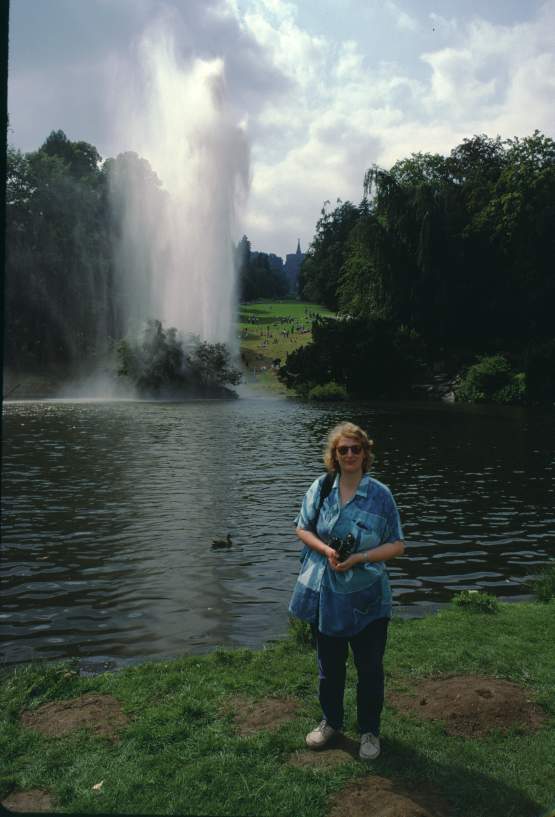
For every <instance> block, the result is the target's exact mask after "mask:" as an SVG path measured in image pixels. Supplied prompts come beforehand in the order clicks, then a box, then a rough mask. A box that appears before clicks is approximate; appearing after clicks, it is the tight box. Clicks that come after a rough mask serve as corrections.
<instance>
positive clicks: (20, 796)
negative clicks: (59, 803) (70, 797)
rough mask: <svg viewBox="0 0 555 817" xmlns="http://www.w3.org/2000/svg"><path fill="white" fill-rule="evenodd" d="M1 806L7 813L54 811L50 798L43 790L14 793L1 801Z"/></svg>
mask: <svg viewBox="0 0 555 817" xmlns="http://www.w3.org/2000/svg"><path fill="white" fill-rule="evenodd" d="M2 805H3V806H4V808H6V809H8V810H9V811H24V812H27V813H33V812H38V811H50V812H52V811H54V802H53V800H52V797H51V796H50V794H49V793H48V792H47V791H45V790H44V789H29V791H14V792H12V793H11V794H9V795H8V796H7V797H5V798H4V800H2Z"/></svg>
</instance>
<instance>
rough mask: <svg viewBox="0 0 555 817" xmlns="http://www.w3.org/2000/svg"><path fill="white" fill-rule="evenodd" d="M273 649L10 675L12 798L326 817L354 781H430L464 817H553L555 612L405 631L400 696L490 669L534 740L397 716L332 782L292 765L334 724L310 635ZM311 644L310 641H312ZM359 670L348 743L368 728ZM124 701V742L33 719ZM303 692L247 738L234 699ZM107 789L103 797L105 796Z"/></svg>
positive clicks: (39, 668)
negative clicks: (327, 723)
mask: <svg viewBox="0 0 555 817" xmlns="http://www.w3.org/2000/svg"><path fill="white" fill-rule="evenodd" d="M296 635H297V640H296V639H295V638H294V637H293V636H292V637H290V638H288V639H286V640H284V641H282V642H278V643H276V644H272V645H271V646H268V647H267V648H265V649H262V650H258V651H250V650H246V649H238V650H217V651H215V652H212V653H210V654H207V655H202V656H198V655H195V656H185V657H183V658H180V659H177V660H172V661H162V662H150V663H145V664H142V665H140V666H136V667H133V668H129V669H125V670H122V671H120V672H117V673H106V674H104V675H100V676H97V677H95V678H80V677H79V676H78V675H77V674H76V673H74V672H71V671H70V670H71V669H72V664H71V663H69V664H63V665H39V664H37V665H22V666H19V667H17V668H16V669H15V670H12V671H4V673H3V674H2V676H1V677H0V681H1V683H0V758H1V760H0V797H4V796H6V795H7V794H8V793H9V792H10V791H11V790H12V789H16V788H17V789H30V788H45V789H48V790H49V791H50V792H51V793H52V794H53V796H54V797H55V798H56V801H57V803H58V806H57V807H58V809H60V810H62V811H66V812H70V813H79V814H83V813H104V814H108V813H120V814H123V813H127V814H133V813H137V814H151V813H152V814H197V815H198V814H214V815H220V814H222V815H280V816H281V815H283V817H286V816H287V817H298V815H299V814H303V815H307V817H324V815H325V813H326V809H327V804H328V801H329V798H330V797H331V796H332V795H333V794H334V793H335V792H337V791H338V790H340V789H341V788H342V787H343V786H344V785H345V784H346V782H347V781H348V780H350V779H353V778H355V777H357V776H361V775H366V774H368V773H369V770H370V773H376V774H379V775H383V776H385V777H389V778H393V779H395V780H397V781H399V782H400V783H402V784H403V785H405V786H407V787H408V788H409V789H411V788H412V789H414V788H418V787H419V786H420V785H421V784H422V783H423V782H425V783H426V785H428V786H432V787H433V788H434V789H435V790H436V791H437V793H438V794H439V795H440V796H442V797H443V798H444V799H445V800H447V802H448V803H449V804H450V808H451V812H450V813H451V814H452V815H454V817H469V815H472V817H486V815H487V817H528V816H529V817H539V815H540V814H541V813H542V811H545V810H547V809H548V808H549V807H550V806H552V805H553V804H554V803H555V790H554V788H555V782H554V781H555V691H554V690H555V615H554V608H553V604H552V603H549V604H539V603H534V604H513V605H509V604H503V603H501V604H500V605H499V612H498V613H497V614H496V615H494V616H492V615H488V614H483V613H479V612H468V611H465V610H463V609H456V608H450V609H447V610H446V611H444V612H441V613H439V614H437V615H435V616H430V617H428V618H424V619H419V620H411V621H401V620H394V621H393V622H392V626H391V630H390V637H389V646H388V650H387V653H386V675H387V690H389V691H392V690H410V689H411V687H413V685H414V684H415V683H416V682H417V681H418V680H419V679H421V678H429V677H434V676H439V675H443V674H453V673H456V674H461V673H478V674H486V675H490V676H496V677H500V678H506V679H508V680H512V681H515V682H517V683H519V684H521V685H523V686H524V687H525V688H526V689H527V691H528V692H529V695H530V698H533V699H534V700H536V701H537V702H538V703H539V704H540V705H541V706H542V707H543V708H544V709H545V711H546V713H547V715H548V720H547V721H546V723H545V724H544V726H543V727H542V729H541V730H540V731H539V732H537V733H536V734H534V735H528V734H525V733H523V732H522V730H519V729H518V728H513V729H512V730H511V732H510V733H509V734H508V735H502V734H492V735H490V736H488V737H485V738H481V739H473V740H470V739H463V738H458V737H449V736H447V735H446V734H445V732H444V730H443V729H442V726H441V724H439V723H437V722H436V723H434V722H430V721H420V720H418V719H417V718H415V717H414V716H412V717H409V716H404V715H401V714H400V713H399V712H397V711H396V710H394V709H393V708H392V707H390V706H388V705H387V690H386V707H385V711H384V718H383V728H382V741H383V752H382V755H381V756H380V758H378V760H377V761H375V762H374V763H373V764H371V766H370V767H368V766H365V765H364V764H362V763H360V762H358V761H357V760H354V759H353V760H352V761H348V762H346V763H345V764H343V765H341V766H338V767H335V768H333V769H326V770H325V771H317V770H315V769H310V768H302V769H301V768H296V767H293V766H291V765H289V764H288V763H287V759H288V758H289V756H290V755H291V754H292V753H293V752H295V751H297V750H299V749H303V748H304V735H305V734H306V732H307V731H308V730H309V729H310V728H311V727H312V726H313V725H314V723H315V722H317V721H318V720H319V719H320V710H319V706H318V702H317V697H316V692H317V673H316V666H315V655H314V652H313V651H312V650H311V649H310V646H309V645H308V644H307V643H302V641H303V639H302V633H301V632H299V628H297V631H296ZM299 642H300V643H299ZM354 681H355V673H354V670H353V667H352V664H350V665H349V672H348V687H347V691H346V701H345V703H346V713H347V720H346V724H345V731H346V733H347V734H349V735H351V736H352V737H355V736H356V730H355V721H354V716H355V694H356V693H355V684H354ZM91 691H94V692H100V693H109V694H112V695H114V696H115V697H116V698H117V699H118V700H119V701H120V702H121V704H122V706H123V709H124V711H125V712H126V714H127V715H128V716H129V718H130V721H129V724H128V725H127V727H125V729H123V730H122V732H121V737H120V741H119V742H117V743H112V742H110V741H109V740H108V739H106V738H101V737H95V736H93V735H92V734H91V733H89V732H87V731H84V730H83V731H81V732H79V733H74V734H73V735H71V736H68V737H63V738H46V737H44V736H41V735H40V734H38V733H35V732H32V731H30V730H27V729H24V728H22V727H21V726H20V723H19V719H20V714H21V712H22V711H23V710H25V709H34V708H36V707H38V706H40V705H41V704H42V703H45V702H47V701H53V700H60V699H66V698H72V697H75V696H77V695H79V694H83V693H86V692H91ZM237 694H239V695H241V696H247V697H251V698H252V699H255V700H256V699H262V698H265V697H267V696H294V697H295V698H297V699H298V701H299V704H300V709H299V711H298V714H297V715H296V717H295V718H294V719H292V720H290V721H289V722H287V723H284V724H283V725H282V726H281V727H280V728H279V730H278V731H277V732H275V733H270V732H259V733H258V734H255V735H251V736H248V737H241V736H239V735H238V734H237V732H236V730H235V728H234V724H233V718H232V715H231V714H230V713H229V712H226V711H225V703H226V701H229V699H230V697H232V696H234V695H237ZM101 780H103V781H104V784H103V788H102V791H101V793H96V792H94V791H93V789H92V786H93V785H94V784H96V783H98V782H100V781H101Z"/></svg>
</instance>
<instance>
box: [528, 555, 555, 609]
mask: <svg viewBox="0 0 555 817" xmlns="http://www.w3.org/2000/svg"><path fill="white" fill-rule="evenodd" d="M530 585H531V587H532V590H533V592H534V593H535V594H536V597H537V599H538V601H543V602H548V601H551V599H553V598H555V562H554V563H553V564H550V565H548V566H547V567H544V568H543V570H541V571H540V572H539V574H538V575H537V576H536V577H535V578H534V579H532V581H531V582H530Z"/></svg>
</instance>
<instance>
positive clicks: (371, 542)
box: [289, 474, 403, 637]
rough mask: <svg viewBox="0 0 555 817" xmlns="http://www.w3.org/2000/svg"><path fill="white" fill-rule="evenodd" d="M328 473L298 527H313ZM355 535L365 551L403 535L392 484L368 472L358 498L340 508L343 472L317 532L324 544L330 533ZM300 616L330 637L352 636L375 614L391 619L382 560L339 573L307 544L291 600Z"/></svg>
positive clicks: (316, 483)
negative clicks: (340, 488) (390, 488)
mask: <svg viewBox="0 0 555 817" xmlns="http://www.w3.org/2000/svg"><path fill="white" fill-rule="evenodd" d="M324 478H325V475H323V476H321V477H319V478H318V479H317V480H315V481H314V482H313V483H312V485H311V486H310V488H309V489H308V491H307V492H306V495H305V498H304V500H303V504H302V507H301V510H300V513H299V514H298V516H297V518H296V520H295V521H296V526H297V527H298V528H303V529H304V530H313V527H312V522H313V520H314V517H315V516H316V510H317V508H318V500H319V496H320V489H321V486H322V483H323V481H324ZM348 533H352V534H353V536H354V537H355V541H356V546H355V552H359V551H367V550H370V549H371V548H375V547H378V546H379V545H383V544H385V543H386V542H396V541H398V540H399V539H402V538H403V531H402V529H401V522H400V519H399V512H398V510H397V506H396V504H395V500H394V499H393V495H392V493H391V491H390V490H389V488H387V487H386V486H385V485H383V484H382V483H381V482H379V481H378V480H377V479H373V478H372V477H370V476H369V475H368V474H365V475H364V476H363V477H362V479H361V480H360V482H359V485H358V489H357V492H356V494H355V495H354V497H353V498H352V499H351V500H350V501H349V502H347V503H346V504H345V505H344V506H343V507H341V500H340V497H339V476H336V478H335V481H334V483H333V487H332V489H331V492H330V494H329V496H327V497H326V499H325V500H324V503H323V505H322V509H321V511H320V516H319V517H318V524H317V527H316V535H317V536H318V538H319V539H321V540H322V541H323V542H329V541H330V539H331V537H332V536H339V537H341V538H344V537H345V536H346V535H347V534H348ZM289 612H290V613H291V614H292V615H293V616H295V617H296V618H300V619H302V620H303V621H309V622H311V623H314V624H317V625H318V629H319V630H320V632H322V633H325V634H326V635H335V636H344V637H348V636H352V635H356V634H357V633H358V632H360V631H361V630H363V629H364V627H366V626H367V625H368V624H369V623H370V622H371V621H374V620H375V619H377V618H384V617H387V618H390V617H391V588H390V585H389V578H388V575H387V570H386V567H385V563H384V562H372V563H370V562H365V563H364V564H362V565H356V566H355V567H354V568H353V569H351V570H347V571H346V572H345V573H336V572H335V571H334V570H332V569H331V568H330V566H329V564H328V560H327V558H326V557H325V556H324V555H323V554H321V553H317V552H316V551H314V550H312V549H310V548H305V552H304V556H303V560H302V565H301V570H300V573H299V577H298V579H297V583H296V585H295V587H294V590H293V595H292V597H291V601H290V603H289Z"/></svg>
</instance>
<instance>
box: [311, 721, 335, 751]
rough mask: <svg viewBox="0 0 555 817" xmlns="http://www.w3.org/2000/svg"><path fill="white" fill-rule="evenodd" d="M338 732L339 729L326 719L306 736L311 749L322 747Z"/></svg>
mask: <svg viewBox="0 0 555 817" xmlns="http://www.w3.org/2000/svg"><path fill="white" fill-rule="evenodd" d="M336 734H337V729H334V728H333V726H330V725H329V724H328V722H327V721H326V720H325V719H324V720H323V721H320V723H319V724H318V726H317V727H316V728H315V729H313V730H312V732H309V733H308V735H307V736H306V745H307V746H310V748H311V749H322V748H323V747H324V746H325V745H326V744H327V743H329V742H330V740H331V739H332V738H333V736H334V735H336Z"/></svg>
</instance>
